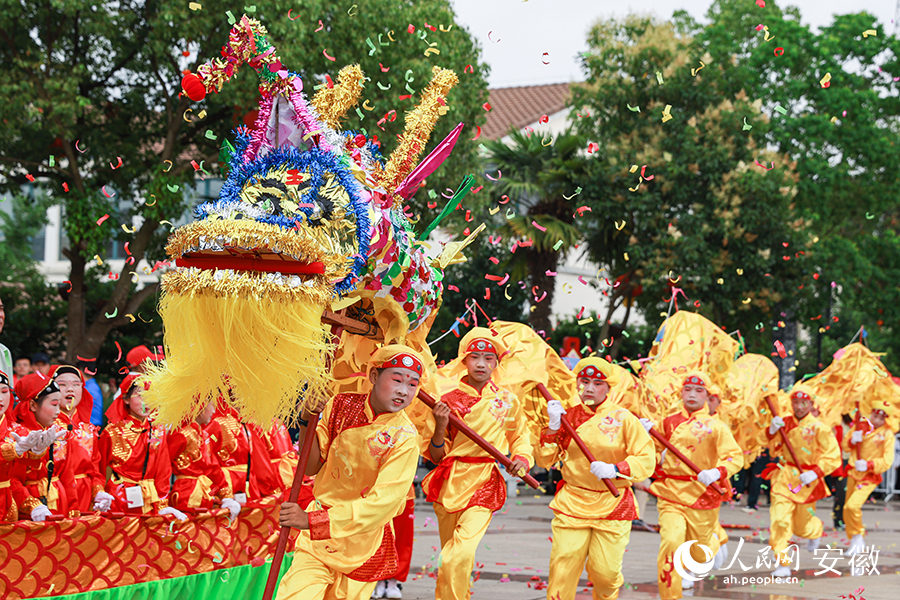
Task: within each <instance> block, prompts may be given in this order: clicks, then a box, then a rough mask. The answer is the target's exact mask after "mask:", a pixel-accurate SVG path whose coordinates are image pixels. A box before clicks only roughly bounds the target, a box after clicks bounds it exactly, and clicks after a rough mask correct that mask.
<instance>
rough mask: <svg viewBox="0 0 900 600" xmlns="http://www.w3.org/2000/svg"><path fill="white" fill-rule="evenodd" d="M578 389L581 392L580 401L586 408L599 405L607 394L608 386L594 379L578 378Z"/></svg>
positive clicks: (600, 380)
mask: <svg viewBox="0 0 900 600" xmlns="http://www.w3.org/2000/svg"><path fill="white" fill-rule="evenodd" d="M578 388H579V390H581V391H580V395H581V401H582V402H584V403H585V404H587V405H588V406H595V405H597V404H601V403H602V402H603V401H604V400H606V395H607V394H608V393H609V384H608V383H606V382H605V381H603V380H602V379H595V378H594V377H579V378H578Z"/></svg>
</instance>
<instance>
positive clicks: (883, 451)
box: [844, 403, 894, 556]
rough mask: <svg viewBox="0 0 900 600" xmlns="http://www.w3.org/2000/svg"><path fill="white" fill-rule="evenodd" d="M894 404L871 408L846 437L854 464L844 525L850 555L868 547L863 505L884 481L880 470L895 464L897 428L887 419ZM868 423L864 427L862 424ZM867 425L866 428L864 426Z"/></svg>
mask: <svg viewBox="0 0 900 600" xmlns="http://www.w3.org/2000/svg"><path fill="white" fill-rule="evenodd" d="M892 414H893V407H892V406H891V405H890V404H886V403H885V404H884V405H881V406H879V407H878V408H876V409H875V410H873V411H872V414H871V415H869V419H868V422H866V421H861V422H860V423H858V424H857V425H856V428H855V429H854V431H853V433H851V434H850V435H849V436H847V438H845V440H844V449H845V450H847V451H849V452H850V453H851V459H852V462H851V463H850V464H851V465H852V468H851V469H850V471H849V472H848V473H847V496H846V499H845V500H844V525H846V527H847V537H848V538H849V539H850V548H849V549H848V550H847V555H848V556H853V555H854V554H857V553H858V552H861V551H862V550H863V549H864V548H865V545H866V543H865V540H864V539H863V536H865V535H866V528H865V527H864V526H863V522H862V505H863V504H865V502H866V499H868V497H869V494H871V493H872V490H874V489H875V487H876V486H878V484H879V483H881V474H882V473H884V472H885V471H887V470H888V469H890V468H891V465H893V464H894V432H893V430H892V429H891V428H890V426H888V424H887V419H888V417H890V416H891V415H892ZM863 424H864V425H865V427H864V428H862V427H860V425H863ZM864 429H865V430H864Z"/></svg>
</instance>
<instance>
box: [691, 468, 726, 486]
mask: <svg viewBox="0 0 900 600" xmlns="http://www.w3.org/2000/svg"><path fill="white" fill-rule="evenodd" d="M720 477H722V472H721V471H719V470H718V469H706V470H705V471H700V472H699V473H697V481H699V482H700V483H702V484H703V485H709V484H711V483H714V482H716V481H718V480H719V478H720Z"/></svg>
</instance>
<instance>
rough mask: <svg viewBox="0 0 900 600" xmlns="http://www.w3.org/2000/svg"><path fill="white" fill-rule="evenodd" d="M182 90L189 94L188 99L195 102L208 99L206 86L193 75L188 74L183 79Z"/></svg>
mask: <svg viewBox="0 0 900 600" xmlns="http://www.w3.org/2000/svg"><path fill="white" fill-rule="evenodd" d="M181 88H182V89H183V90H184V91H185V93H187V95H188V98H190V99H191V100H193V101H194V102H200V101H201V100H203V99H204V98H206V86H205V85H203V81H202V80H201V79H200V78H199V77H197V76H196V75H194V74H193V73H188V74H187V75H185V76H184V77H183V78H182V79H181Z"/></svg>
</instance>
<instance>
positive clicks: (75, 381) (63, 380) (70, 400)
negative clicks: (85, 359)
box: [55, 373, 84, 412]
mask: <svg viewBox="0 0 900 600" xmlns="http://www.w3.org/2000/svg"><path fill="white" fill-rule="evenodd" d="M55 381H56V385H58V386H59V391H60V393H61V394H62V406H61V408H62V410H64V411H66V412H68V411H71V410H73V409H74V408H75V407H76V406H78V404H79V403H80V402H81V393H82V391H83V390H84V388H83V387H82V383H81V378H80V377H79V376H78V375H75V374H74V373H63V374H62V375H57V376H56V378H55Z"/></svg>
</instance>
